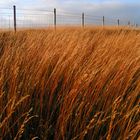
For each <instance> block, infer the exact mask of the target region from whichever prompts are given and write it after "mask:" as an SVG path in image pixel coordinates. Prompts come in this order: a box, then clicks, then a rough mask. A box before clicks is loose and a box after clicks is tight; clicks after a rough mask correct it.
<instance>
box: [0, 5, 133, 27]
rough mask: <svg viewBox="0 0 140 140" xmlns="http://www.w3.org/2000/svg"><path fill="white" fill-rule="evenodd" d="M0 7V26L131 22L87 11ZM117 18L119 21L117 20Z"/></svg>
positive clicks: (118, 23) (119, 23) (126, 23)
mask: <svg viewBox="0 0 140 140" xmlns="http://www.w3.org/2000/svg"><path fill="white" fill-rule="evenodd" d="M15 10H16V11H15V14H16V15H14V9H13V8H8V7H0V28H9V27H10V28H12V27H13V26H16V24H15V22H17V28H18V27H22V26H23V27H27V28H28V27H30V28H31V27H39V26H40V27H42V26H57V25H80V26H81V25H82V26H85V25H95V24H97V25H126V26H128V23H129V24H132V23H131V22H130V20H126V19H121V18H120V19H119V18H113V17H106V16H98V15H92V14H89V13H84V12H83V13H78V12H75V13H74V12H69V11H63V10H56V9H54V10H47V9H28V8H25V9H24V8H16V9H15ZM14 20H16V21H14ZM118 20H119V21H118ZM133 24H134V23H133ZM135 24H136V23H135Z"/></svg>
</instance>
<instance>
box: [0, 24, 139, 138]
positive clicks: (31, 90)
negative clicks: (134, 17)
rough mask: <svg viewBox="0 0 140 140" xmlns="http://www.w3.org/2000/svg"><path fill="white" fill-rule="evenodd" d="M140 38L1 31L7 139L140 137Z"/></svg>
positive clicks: (97, 31) (0, 90)
mask: <svg viewBox="0 0 140 140" xmlns="http://www.w3.org/2000/svg"><path fill="white" fill-rule="evenodd" d="M139 97H140V32H139V31H134V30H130V29H117V28H111V27H110V28H104V29H103V28H97V27H96V28H91V27H90V28H85V29H81V28H58V29H57V30H56V31H54V30H53V29H48V30H45V29H44V30H23V31H18V32H17V33H16V34H15V33H13V32H1V33H0V139H3V140H7V139H15V140H16V139H26V140H28V139H29V140H30V139H41V140H46V139H47V140H51V139H54V140H71V139H72V140H84V139H85V140H95V139H96V140H98V139H107V140H111V139H120V140H123V139H132V140H134V139H138V132H139V126H140V121H139V117H140V116H139V111H140V108H139Z"/></svg>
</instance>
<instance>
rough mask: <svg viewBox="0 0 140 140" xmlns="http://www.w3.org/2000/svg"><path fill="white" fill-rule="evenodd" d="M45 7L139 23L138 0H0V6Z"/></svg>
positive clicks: (139, 8)
mask: <svg viewBox="0 0 140 140" xmlns="http://www.w3.org/2000/svg"><path fill="white" fill-rule="evenodd" d="M12 5H16V6H17V7H18V8H28V9H29V8H31V9H46V10H51V9H53V8H57V9H58V10H61V11H67V12H71V11H72V12H73V13H74V12H75V13H82V12H85V13H89V14H93V15H97V16H103V15H104V16H106V17H111V18H116V19H117V18H120V19H124V20H129V19H130V20H131V22H135V23H137V24H140V0H0V7H9V6H10V7H12Z"/></svg>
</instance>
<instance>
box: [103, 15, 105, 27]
mask: <svg viewBox="0 0 140 140" xmlns="http://www.w3.org/2000/svg"><path fill="white" fill-rule="evenodd" d="M104 25H105V17H104V16H103V21H102V26H103V27H104Z"/></svg>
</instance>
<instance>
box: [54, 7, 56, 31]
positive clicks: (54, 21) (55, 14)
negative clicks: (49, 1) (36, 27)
mask: <svg viewBox="0 0 140 140" xmlns="http://www.w3.org/2000/svg"><path fill="white" fill-rule="evenodd" d="M54 28H55V30H56V9H55V8H54Z"/></svg>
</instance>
